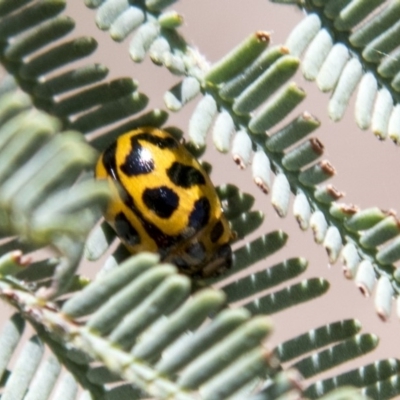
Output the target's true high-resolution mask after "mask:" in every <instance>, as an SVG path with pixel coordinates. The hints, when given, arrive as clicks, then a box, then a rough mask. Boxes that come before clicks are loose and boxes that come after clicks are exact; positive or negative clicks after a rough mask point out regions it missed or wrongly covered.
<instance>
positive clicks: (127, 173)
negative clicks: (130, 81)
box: [95, 127, 233, 277]
mask: <svg viewBox="0 0 400 400" xmlns="http://www.w3.org/2000/svg"><path fill="white" fill-rule="evenodd" d="M95 175H96V177H97V178H98V179H105V178H108V179H109V180H110V183H111V184H112V191H113V194H114V196H113V200H112V201H111V203H110V205H109V207H108V209H107V211H106V215H105V219H106V220H107V221H108V222H109V223H110V225H111V226H112V227H113V228H114V230H115V231H116V233H117V235H118V236H119V237H120V239H121V241H122V242H123V243H124V244H125V245H126V246H127V248H128V249H129V251H130V252H132V253H138V252H141V251H151V252H157V253H159V254H160V256H161V259H162V260H164V261H168V262H171V263H173V264H175V265H176V266H177V267H178V268H179V270H180V271H181V272H182V273H184V274H187V275H192V276H198V277H207V276H213V275H218V274H220V273H222V272H223V271H224V270H226V269H227V268H229V267H230V266H231V263H232V251H231V247H230V245H229V242H230V241H231V240H232V238H233V234H232V231H231V229H230V227H229V224H228V221H227V220H226V218H225V216H224V214H223V211H222V207H221V203H220V200H219V198H218V196H217V193H216V191H215V188H214V186H213V184H212V183H211V180H210V178H209V177H208V175H207V173H206V172H205V171H204V169H203V168H202V167H201V166H200V164H199V163H198V161H197V160H196V159H195V158H194V157H193V156H192V155H191V154H190V153H189V151H188V150H187V149H186V148H185V147H184V146H183V144H182V143H180V142H179V141H177V140H176V139H175V138H174V137H173V136H172V135H170V134H169V133H168V132H166V131H163V130H160V129H157V128H153V127H143V128H139V129H135V130H133V131H131V132H128V133H126V134H123V135H121V136H120V137H119V138H118V139H117V140H116V141H115V142H114V143H113V144H112V145H111V146H110V147H108V148H107V149H106V150H105V151H104V153H103V154H102V155H101V156H100V158H99V161H98V163H97V166H96V171H95Z"/></svg>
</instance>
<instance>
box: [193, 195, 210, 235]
mask: <svg viewBox="0 0 400 400" xmlns="http://www.w3.org/2000/svg"><path fill="white" fill-rule="evenodd" d="M210 209H211V206H210V202H209V201H208V199H207V198H206V197H201V198H200V199H198V200H197V201H196V202H195V203H194V207H193V210H192V212H191V213H190V216H189V227H191V228H194V229H195V230H196V231H199V230H200V229H201V228H203V227H204V226H206V225H207V223H208V220H209V219H210Z"/></svg>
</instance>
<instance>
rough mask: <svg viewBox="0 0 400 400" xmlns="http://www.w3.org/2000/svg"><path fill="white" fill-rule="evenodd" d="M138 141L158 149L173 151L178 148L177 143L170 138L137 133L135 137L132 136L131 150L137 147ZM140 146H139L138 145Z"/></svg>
mask: <svg viewBox="0 0 400 400" xmlns="http://www.w3.org/2000/svg"><path fill="white" fill-rule="evenodd" d="M139 140H144V141H146V142H149V143H151V144H154V145H155V146H157V147H159V148H160V149H174V148H176V147H178V145H179V144H178V142H177V141H176V140H175V139H174V138H172V137H165V138H164V137H160V136H157V135H154V134H151V133H139V134H137V135H135V136H132V138H131V142H132V148H133V147H135V146H137V145H138V142H139ZM139 146H140V144H139Z"/></svg>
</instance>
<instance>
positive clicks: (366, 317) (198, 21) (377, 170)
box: [5, 0, 400, 369]
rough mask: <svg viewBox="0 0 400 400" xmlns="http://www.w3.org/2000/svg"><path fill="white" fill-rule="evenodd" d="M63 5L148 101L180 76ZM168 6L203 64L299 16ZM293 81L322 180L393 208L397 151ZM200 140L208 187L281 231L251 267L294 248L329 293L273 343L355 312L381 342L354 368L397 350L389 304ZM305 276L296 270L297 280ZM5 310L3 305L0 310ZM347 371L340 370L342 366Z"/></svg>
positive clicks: (354, 199)
mask: <svg viewBox="0 0 400 400" xmlns="http://www.w3.org/2000/svg"><path fill="white" fill-rule="evenodd" d="M67 3H68V6H67V10H66V15H70V16H71V17H73V18H74V19H75V20H76V26H77V28H76V29H75V30H74V31H73V33H72V35H73V36H74V37H76V36H80V35H90V36H93V37H95V38H96V39H97V40H98V41H99V42H100V43H101V45H100V46H99V47H98V49H97V51H96V52H95V53H94V54H93V56H92V59H91V61H95V62H101V63H103V64H105V65H106V66H108V67H109V69H110V74H109V76H108V79H110V78H115V77H122V76H127V77H132V78H134V79H137V80H138V82H139V90H140V91H142V92H143V93H145V94H146V95H147V96H148V97H149V98H150V103H149V106H148V108H165V107H164V105H163V94H164V92H165V91H166V90H168V89H169V88H170V87H171V86H173V85H174V84H175V83H176V82H178V81H179V77H176V76H173V75H172V74H171V73H170V72H169V71H167V70H166V69H165V68H162V67H158V66H156V65H154V64H152V63H151V62H150V61H148V60H146V61H145V62H144V63H142V64H135V63H133V62H132V61H131V59H130V58H129V53H128V46H129V40H130V39H129V38H128V39H127V40H125V41H124V42H122V43H115V42H113V41H112V40H111V39H110V37H109V35H108V32H101V31H99V29H97V28H96V26H95V22H94V19H95V12H94V11H93V10H89V9H87V8H86V7H85V6H84V4H83V1H82V0H78V1H77V0H70V1H68V2H67ZM173 9H174V10H176V11H178V12H179V13H181V14H182V15H183V17H184V20H185V22H184V25H183V27H182V29H181V32H182V34H183V35H184V37H185V38H186V40H187V41H188V42H189V43H191V44H192V45H194V46H196V47H197V48H198V49H199V51H200V52H201V53H202V54H204V56H205V57H206V58H207V60H209V61H210V62H215V61H217V60H218V59H219V58H220V57H222V56H223V55H225V54H226V53H227V52H228V51H229V50H230V49H232V48H233V47H235V46H236V45H237V44H239V43H240V42H241V41H242V40H244V39H245V38H246V37H247V36H248V35H249V34H250V33H252V32H254V31H256V30H264V31H268V32H270V33H271V35H272V44H283V43H284V42H285V40H286V38H287V36H288V34H289V32H290V31H291V29H293V27H294V26H295V24H296V23H297V22H298V21H300V20H301V19H302V18H303V16H304V15H303V13H302V11H300V10H299V9H296V8H294V7H292V6H283V5H276V4H272V3H271V2H269V1H268V0H247V1H245V2H244V1H243V0H201V1H200V0H198V1H194V0H191V1H180V2H177V3H176V4H175V5H174V6H173ZM84 62H85V63H86V62H87V60H86V59H85V60H84ZM295 80H296V81H297V82H298V83H299V84H300V86H302V87H303V88H304V89H305V90H306V92H307V99H306V100H305V101H304V102H303V103H302V104H301V105H300V106H299V107H298V108H297V109H296V110H295V114H296V115H297V114H299V113H300V112H302V111H309V112H310V113H311V114H313V115H314V116H316V117H317V118H318V119H319V120H320V121H321V122H322V125H321V128H320V129H318V130H317V131H316V132H315V134H314V135H312V136H314V137H315V136H317V137H318V138H319V139H320V140H321V141H322V143H323V144H324V145H325V156H324V158H326V159H328V160H329V161H331V163H332V164H333V165H334V166H335V168H336V170H337V176H335V177H334V178H333V179H332V180H331V183H332V184H334V185H335V186H336V187H337V188H338V189H339V190H341V191H343V192H345V193H346V196H345V198H344V199H343V201H344V202H345V203H352V204H356V205H358V206H360V207H361V208H367V207H371V206H378V207H380V208H383V209H397V208H398V204H399V200H400V190H399V188H398V184H399V178H398V176H399V172H398V171H400V159H399V154H398V149H397V148H396V146H395V145H394V144H393V143H392V142H391V141H386V142H379V141H378V140H377V139H376V138H375V137H374V135H373V134H372V133H371V132H370V131H365V132H363V131H361V130H360V129H359V128H358V127H357V126H356V124H355V122H354V117H353V115H354V110H353V106H351V107H349V109H348V110H347V112H346V115H345V118H344V119H343V121H341V122H340V123H334V122H332V121H330V120H329V119H328V117H327V104H328V102H327V101H328V96H329V94H322V93H320V92H319V90H318V89H317V87H316V85H315V84H314V83H309V82H307V81H305V80H304V78H303V77H302V76H301V75H300V74H298V75H297V76H296V77H295ZM197 101H198V100H197V99H196V100H194V101H192V102H191V103H189V104H188V105H187V106H186V107H185V108H184V109H183V110H182V111H181V112H179V113H176V114H172V113H171V114H170V118H169V121H168V123H167V125H168V126H169V125H175V126H177V127H179V128H181V129H182V130H183V131H184V132H185V131H187V127H188V123H189V118H190V116H191V113H192V111H193V109H194V106H195V104H196V103H197ZM293 115H294V114H293ZM293 115H291V116H292V117H293ZM209 143H210V145H209V146H208V150H207V153H206V155H205V157H204V158H205V159H206V160H207V161H209V162H211V163H212V165H213V172H212V180H213V182H214V183H215V184H216V185H218V184H222V183H228V182H229V183H234V184H236V185H237V186H239V187H240V188H241V189H242V190H243V191H244V192H248V193H250V194H251V195H253V196H255V197H256V203H255V206H254V208H255V209H259V210H261V211H263V212H264V213H265V215H266V217H265V222H264V224H263V225H262V227H261V228H260V230H259V231H258V235H257V236H259V234H260V232H263V233H266V232H270V231H274V230H277V229H282V230H284V231H285V232H287V233H288V234H289V240H288V243H287V245H286V247H285V248H284V249H283V250H281V251H279V252H278V253H276V254H274V255H273V256H271V257H269V258H268V259H267V260H264V261H262V262H260V263H259V264H258V265H256V266H255V268H257V269H261V268H267V267H268V266H272V265H274V264H275V263H277V262H280V261H283V260H284V259H286V258H290V257H297V256H301V257H304V258H306V259H307V260H308V261H309V268H308V271H307V272H306V276H307V277H324V278H326V279H327V280H328V281H329V282H330V284H331V288H330V290H329V291H328V293H327V294H326V295H324V296H322V297H321V298H319V299H316V300H314V301H312V302H309V303H306V304H303V305H300V306H297V307H295V308H293V309H291V310H289V311H284V312H280V313H277V314H274V315H273V316H272V319H273V323H274V326H275V332H274V334H273V336H272V345H274V344H277V343H279V342H281V341H283V340H286V339H289V338H291V337H293V336H295V335H297V334H299V333H303V332H307V331H309V330H310V329H313V328H316V327H318V326H320V325H324V324H326V323H329V322H334V321H338V320H341V319H346V318H357V319H359V320H360V322H361V323H362V325H363V330H362V332H368V333H375V334H377V335H378V336H379V337H380V339H381V342H380V345H379V346H378V348H377V350H375V351H374V352H372V353H370V354H368V355H367V356H364V357H362V358H360V359H358V360H356V361H355V362H354V363H353V366H355V365H362V364H366V363H369V362H372V361H374V360H377V359H383V358H388V357H396V358H398V357H400V346H398V344H397V343H398V341H399V334H400V321H399V318H398V317H397V316H396V312H395V310H393V312H392V316H391V318H390V320H389V321H388V322H385V323H384V322H382V321H381V320H380V319H379V318H378V316H377V315H376V313H375V310H374V305H373V299H372V298H365V297H363V296H362V295H361V294H360V292H359V291H358V289H357V288H356V287H355V285H354V283H353V282H352V281H347V280H346V279H345V278H344V277H343V273H342V265H341V264H340V262H337V263H336V264H335V265H329V264H328V258H327V255H326V253H325V250H324V249H323V248H322V247H321V246H317V245H316V244H315V243H314V241H313V238H312V233H311V231H310V230H308V231H306V232H302V231H301V230H300V229H299V228H298V226H297V223H296V221H295V219H294V218H293V216H292V214H291V213H289V215H288V217H286V219H281V218H279V217H278V216H277V215H276V213H275V211H274V210H273V208H272V207H271V205H270V199H269V198H268V197H269V196H266V195H265V194H263V193H262V192H261V191H260V190H259V189H258V188H257V187H256V185H255V184H254V183H253V182H252V176H251V171H250V170H249V169H248V170H244V171H240V170H239V169H238V168H237V166H236V165H235V164H234V162H233V160H232V157H231V155H230V154H227V155H221V154H219V153H217V152H216V151H215V150H214V148H213V145H212V144H211V141H210V142H209ZM242 244H243V243H242ZM84 268H85V269H84V273H85V274H88V275H91V276H93V275H95V273H96V268H98V266H96V265H95V264H92V263H85V265H84ZM306 276H304V275H302V276H301V277H300V278H299V279H297V280H302V279H304V278H305V277H306ZM9 311H11V310H10V308H8V310H7V311H5V312H9ZM346 369H349V366H348V365H346Z"/></svg>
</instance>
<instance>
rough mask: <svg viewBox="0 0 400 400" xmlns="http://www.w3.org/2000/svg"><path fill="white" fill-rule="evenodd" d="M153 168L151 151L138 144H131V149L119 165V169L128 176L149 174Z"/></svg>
mask: <svg viewBox="0 0 400 400" xmlns="http://www.w3.org/2000/svg"><path fill="white" fill-rule="evenodd" d="M153 169H154V160H153V157H152V155H151V152H150V151H149V150H147V149H146V148H144V147H142V146H140V144H136V145H135V146H132V151H131V152H130V153H129V154H128V155H127V156H126V158H125V162H124V163H123V164H122V165H121V171H122V172H123V173H124V174H126V175H128V176H135V175H142V174H149V173H150V172H152V171H153Z"/></svg>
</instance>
